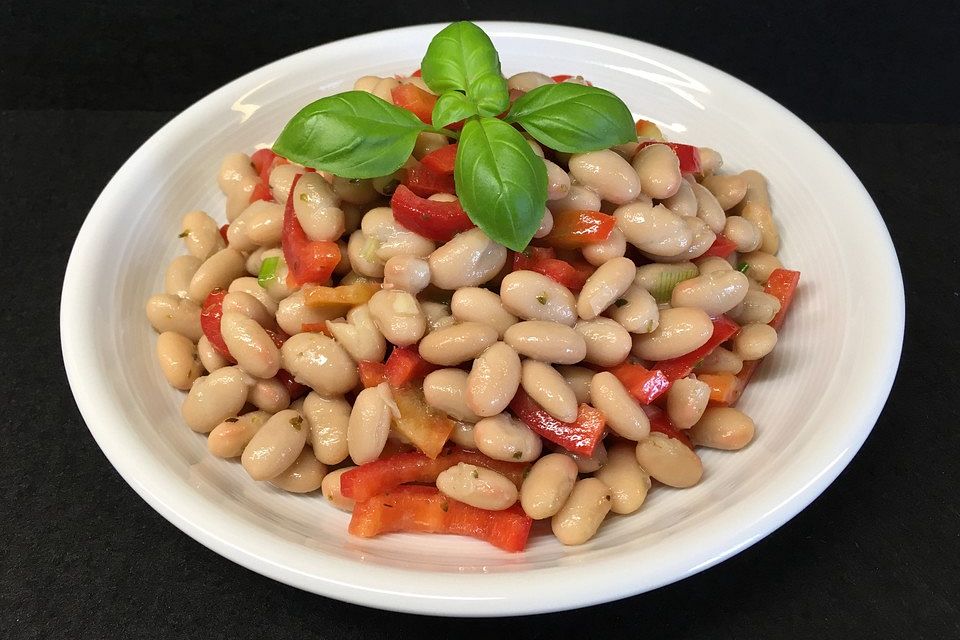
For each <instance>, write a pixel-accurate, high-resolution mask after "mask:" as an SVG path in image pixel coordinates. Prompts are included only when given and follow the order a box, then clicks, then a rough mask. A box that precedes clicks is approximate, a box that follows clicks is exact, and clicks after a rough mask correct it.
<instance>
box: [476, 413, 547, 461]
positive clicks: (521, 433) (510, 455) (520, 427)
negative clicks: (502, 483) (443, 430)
mask: <svg viewBox="0 0 960 640" xmlns="http://www.w3.org/2000/svg"><path fill="white" fill-rule="evenodd" d="M473 437H474V439H475V440H476V443H477V449H479V450H480V452H481V453H483V454H485V455H487V456H489V457H491V458H493V459H494V460H507V461H511V462H529V461H531V460H536V459H537V458H539V457H540V452H541V450H542V446H543V443H542V442H541V441H540V436H538V435H537V434H535V433H534V432H533V431H531V430H530V428H529V427H527V426H526V425H525V424H523V423H522V422H520V421H519V420H516V419H514V418H513V417H512V416H511V415H510V414H507V413H501V414H498V415H495V416H492V417H489V418H484V419H483V420H481V421H480V422H478V423H477V424H476V426H474V428H473Z"/></svg>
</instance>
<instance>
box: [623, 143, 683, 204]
mask: <svg viewBox="0 0 960 640" xmlns="http://www.w3.org/2000/svg"><path fill="white" fill-rule="evenodd" d="M632 164H633V168H634V169H635V170H636V172H637V175H638V176H639V177H640V188H641V190H642V191H643V193H645V194H646V195H648V196H650V197H651V198H656V199H657V200H664V199H666V198H669V197H670V196H672V195H674V194H676V193H677V191H679V189H680V183H681V182H683V176H682V175H681V173H680V160H679V159H678V158H677V154H675V153H674V152H673V149H671V148H670V147H668V146H667V145H665V144H651V145H648V146H646V147H644V148H643V149H641V150H640V151H639V153H637V155H636V156H634V158H633V163H632Z"/></svg>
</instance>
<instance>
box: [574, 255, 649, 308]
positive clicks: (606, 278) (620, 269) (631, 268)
mask: <svg viewBox="0 0 960 640" xmlns="http://www.w3.org/2000/svg"><path fill="white" fill-rule="evenodd" d="M636 275H637V267H636V265H634V263H633V260H630V259H629V258H614V259H612V260H608V261H607V262H604V263H603V264H602V265H600V266H599V267H597V270H596V271H594V272H593V273H592V274H591V275H590V277H589V278H587V282H586V284H584V285H583V289H582V290H581V291H580V296H579V297H578V298H577V313H578V314H579V315H580V317H581V318H583V319H584V320H592V319H593V318H596V317H597V316H598V315H600V314H601V313H603V312H604V311H605V310H606V309H607V307H609V306H610V305H611V304H613V303H614V302H616V300H617V299H618V298H619V297H620V296H622V295H623V294H624V293H625V292H626V290H627V289H628V288H629V287H630V285H631V284H632V283H633V279H634V277H635V276H636Z"/></svg>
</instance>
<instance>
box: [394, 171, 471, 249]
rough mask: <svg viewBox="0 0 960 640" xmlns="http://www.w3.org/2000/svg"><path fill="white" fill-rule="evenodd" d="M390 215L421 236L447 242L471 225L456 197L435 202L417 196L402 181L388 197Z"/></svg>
mask: <svg viewBox="0 0 960 640" xmlns="http://www.w3.org/2000/svg"><path fill="white" fill-rule="evenodd" d="M390 208H391V209H393V217H394V219H395V220H396V221H397V223H399V224H400V225H401V226H403V227H404V228H406V229H409V230H410V231H413V232H414V233H417V234H419V235H421V236H423V237H424V238H429V239H430V240H435V241H437V242H448V241H449V240H450V239H451V238H453V236H455V235H457V234H458V233H460V232H461V231H466V230H467V229H472V228H473V227H474V226H476V225H474V224H473V222H471V221H470V218H469V217H467V213H466V212H465V211H464V210H463V208H462V207H461V206H460V203H459V202H457V201H454V202H435V201H433V200H427V199H426V198H421V197H420V196H418V195H417V194H415V193H414V192H413V191H411V190H410V189H409V188H407V187H406V185H400V186H398V187H397V190H396V191H394V192H393V196H392V197H391V198H390Z"/></svg>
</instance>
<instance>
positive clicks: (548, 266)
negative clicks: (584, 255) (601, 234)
mask: <svg viewBox="0 0 960 640" xmlns="http://www.w3.org/2000/svg"><path fill="white" fill-rule="evenodd" d="M513 270H514V271H536V272H537V273H540V274H543V275H545V276H547V277H548V278H550V279H551V280H553V281H555V282H558V283H560V284H562V285H563V286H565V287H566V288H567V289H570V290H571V291H580V289H583V285H584V284H586V282H587V278H589V277H590V276H591V275H592V274H593V272H594V271H596V267H594V266H593V265H591V264H590V263H588V262H586V261H585V260H584V261H574V262H567V261H565V260H560V259H559V258H557V257H556V253H555V252H554V250H553V249H552V248H549V247H527V249H526V250H525V251H522V252H519V253H514V254H513Z"/></svg>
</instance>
